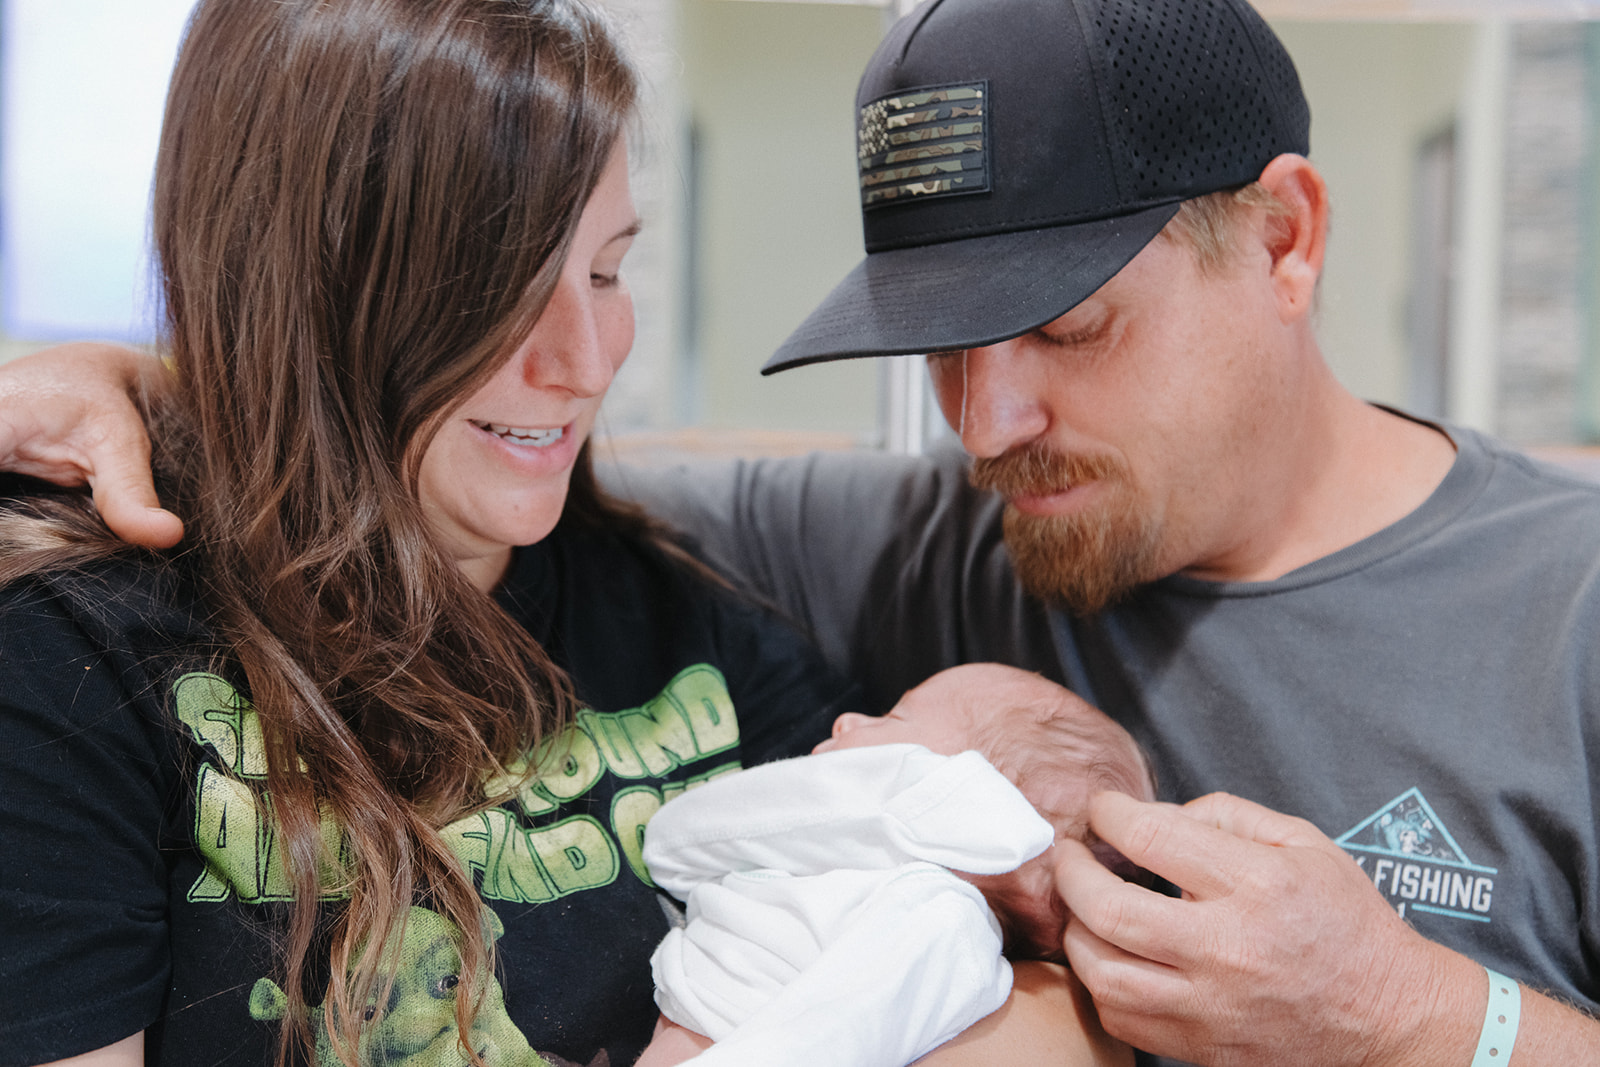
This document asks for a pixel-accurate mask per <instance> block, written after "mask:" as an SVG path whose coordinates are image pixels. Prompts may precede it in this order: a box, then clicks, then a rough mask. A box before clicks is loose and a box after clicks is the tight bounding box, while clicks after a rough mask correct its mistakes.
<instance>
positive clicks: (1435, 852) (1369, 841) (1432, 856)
mask: <svg viewBox="0 0 1600 1067" xmlns="http://www.w3.org/2000/svg"><path fill="white" fill-rule="evenodd" d="M1334 843H1335V844H1337V845H1339V846H1341V847H1342V848H1343V849H1344V850H1345V851H1346V852H1349V853H1350V854H1351V855H1352V856H1354V857H1355V861H1356V863H1357V864H1358V865H1360V867H1361V869H1362V870H1364V871H1366V872H1367V877H1369V878H1371V879H1372V884H1373V885H1375V886H1377V888H1378V890H1379V891H1380V892H1382V893H1383V895H1384V896H1385V897H1387V898H1388V899H1389V902H1390V903H1391V904H1393V905H1394V906H1395V908H1396V909H1397V910H1398V911H1399V912H1400V915H1401V917H1402V918H1404V917H1406V916H1407V914H1408V913H1409V912H1424V913H1427V914H1429V915H1442V916H1445V917H1447V918H1451V919H1460V920H1466V921H1469V922H1479V923H1486V922H1489V921H1490V917H1489V909H1490V907H1491V906H1492V905H1493V903H1494V879H1495V875H1496V873H1498V872H1497V868H1494V867H1484V866H1480V865H1479V864H1476V863H1473V862H1472V861H1471V860H1470V859H1469V858H1468V857H1467V854H1466V852H1465V850H1463V849H1462V847H1461V846H1460V845H1459V844H1457V843H1456V840H1455V838H1453V837H1451V836H1450V831H1449V830H1447V829H1446V828H1445V824H1444V821H1443V820H1442V819H1440V818H1439V816H1438V815H1437V814H1435V812H1434V810H1433V808H1432V807H1431V806H1430V805H1429V804H1428V801H1427V798H1425V797H1424V796H1423V795H1422V792H1421V790H1419V789H1416V788H1412V789H1408V790H1406V791H1405V792H1404V793H1401V794H1400V795H1399V796H1398V797H1395V798H1394V799H1393V800H1391V801H1390V802H1389V803H1387V804H1385V805H1384V806H1383V807H1381V808H1379V809H1378V810H1377V811H1376V812H1374V813H1373V814H1372V815H1371V816H1370V817H1368V818H1367V819H1365V820H1364V821H1362V822H1361V823H1360V825H1358V826H1356V827H1355V828H1354V829H1353V830H1351V831H1350V832H1349V833H1346V834H1345V835H1344V836H1343V837H1340V838H1338V839H1337V840H1336V841H1335V842H1334Z"/></svg>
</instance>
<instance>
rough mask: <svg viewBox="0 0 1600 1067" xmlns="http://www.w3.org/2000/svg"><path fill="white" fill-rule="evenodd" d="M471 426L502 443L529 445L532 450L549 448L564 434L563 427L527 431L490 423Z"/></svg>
mask: <svg viewBox="0 0 1600 1067" xmlns="http://www.w3.org/2000/svg"><path fill="white" fill-rule="evenodd" d="M473 425H474V426H476V427H478V429H480V430H488V431H489V432H490V433H492V434H494V435H495V436H496V437H498V438H500V439H501V440H502V441H510V442H511V443H512V444H514V445H531V446H533V447H534V448H549V447H550V446H551V445H553V444H555V443H556V442H557V441H559V440H561V438H562V435H563V434H564V433H565V432H566V430H565V428H564V427H561V426H557V427H556V428H555V429H553V430H529V429H525V428H523V427H521V426H500V425H497V424H496V423H492V422H477V421H476V420H474V422H473Z"/></svg>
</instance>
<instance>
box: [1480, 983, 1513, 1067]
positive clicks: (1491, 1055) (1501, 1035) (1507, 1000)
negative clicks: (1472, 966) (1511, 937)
mask: <svg viewBox="0 0 1600 1067" xmlns="http://www.w3.org/2000/svg"><path fill="white" fill-rule="evenodd" d="M1484 970H1485V971H1486V972H1488V975H1489V1006H1488V1007H1487V1008H1485V1009H1484V1012H1483V1032H1482V1033H1480V1034H1479V1035H1478V1051H1477V1052H1475V1053H1473V1055H1472V1067H1496V1065H1500V1067H1503V1065H1504V1064H1507V1063H1510V1062H1511V1047H1512V1046H1513V1045H1515V1044H1516V1043H1517V1023H1519V1022H1520V1021H1521V1020H1522V989H1521V987H1520V986H1518V985H1517V983H1515V982H1513V981H1512V980H1511V979H1509V978H1507V977H1506V976H1505V975H1503V974H1500V973H1498V972H1496V971H1491V970H1489V968H1487V967H1485V968H1484Z"/></svg>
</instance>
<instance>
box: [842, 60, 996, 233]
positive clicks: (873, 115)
mask: <svg viewBox="0 0 1600 1067" xmlns="http://www.w3.org/2000/svg"><path fill="white" fill-rule="evenodd" d="M988 96H989V83H988V82H968V83H965V84H962V85H937V86H930V87H928V88H925V89H913V90H911V91H909V92H901V93H895V94H893V95H890V96H885V97H882V98H880V99H878V100H874V101H873V102H872V103H870V104H868V105H867V106H866V107H863V108H862V109H861V117H860V122H859V124H858V125H857V127H856V140H857V150H858V153H859V156H860V164H861V206H862V207H864V208H866V207H881V206H883V205H885V204H892V203H895V202H896V201H904V200H907V199H916V198H921V197H929V196H948V195H951V194H954V193H981V192H985V191H987V190H988V188H989V151H988V139H987V137H986V136H985V133H984V123H985V121H986V119H985V114H984V104H985V101H986V100H987V99H988Z"/></svg>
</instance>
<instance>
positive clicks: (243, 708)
mask: <svg viewBox="0 0 1600 1067" xmlns="http://www.w3.org/2000/svg"><path fill="white" fill-rule="evenodd" d="M172 703H173V707H174V708H175V710H176V711H177V715H178V721H179V722H181V723H183V724H184V725H185V726H187V727H188V728H189V732H190V733H191V734H193V735H194V739H195V740H196V741H198V742H200V743H201V744H202V745H210V746H211V747H212V748H214V749H215V750H216V752H217V755H218V756H219V757H220V758H221V759H222V763H223V766H225V767H226V768H227V769H228V770H230V771H232V772H233V773H234V774H236V775H239V776H240V777H241V778H265V777H266V776H267V749H266V745H265V744H263V743H262V740H261V719H260V717H259V716H257V715H256V709H255V707H254V706H252V705H251V703H250V701H248V700H246V699H245V698H244V697H243V696H241V695H240V693H239V691H238V690H237V689H235V688H234V687H233V686H232V685H231V684H229V683H228V681H227V679H225V678H219V677H217V676H216V675H215V674H208V673H206V672H204V671H200V672H196V673H194V674H185V675H184V676H183V677H181V678H179V679H178V680H177V681H176V682H174V683H173V685H172Z"/></svg>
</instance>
